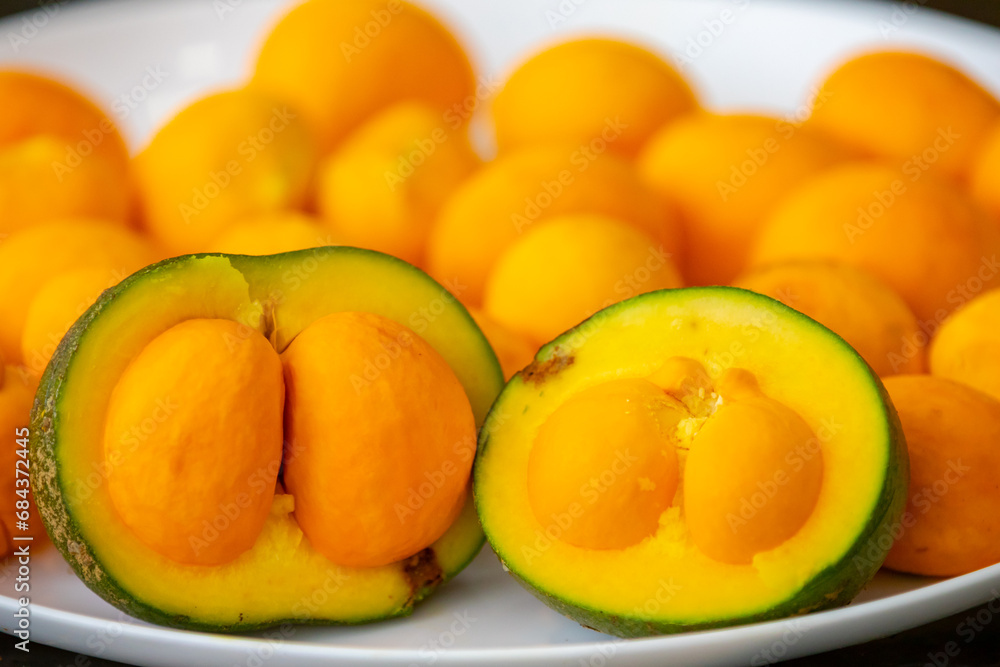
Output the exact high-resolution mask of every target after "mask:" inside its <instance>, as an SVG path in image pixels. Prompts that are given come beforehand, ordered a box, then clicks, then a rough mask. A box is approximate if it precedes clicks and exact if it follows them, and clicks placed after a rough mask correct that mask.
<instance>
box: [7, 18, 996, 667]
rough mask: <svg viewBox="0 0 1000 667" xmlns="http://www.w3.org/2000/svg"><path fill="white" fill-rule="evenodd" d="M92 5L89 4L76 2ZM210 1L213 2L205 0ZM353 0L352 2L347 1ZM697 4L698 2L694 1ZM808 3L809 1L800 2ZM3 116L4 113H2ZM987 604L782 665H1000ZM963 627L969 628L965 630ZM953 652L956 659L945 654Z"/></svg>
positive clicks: (39, 658) (29, 664) (13, 659)
mask: <svg viewBox="0 0 1000 667" xmlns="http://www.w3.org/2000/svg"><path fill="white" fill-rule="evenodd" d="M67 1H69V0H0V16H3V15H5V14H11V13H13V12H16V11H20V10H23V9H32V8H36V7H38V6H39V5H45V4H50V3H52V2H56V3H59V4H62V3H63V2H67ZM72 1H74V2H88V1H89V0H72ZM113 1H115V2H129V1H131V2H141V1H142V0H113ZM202 1H203V2H210V1H211V0H202ZM345 1H349V0H345ZM691 1H692V2H694V1H695V0H691ZM801 1H802V2H807V1H808V0H801ZM906 4H913V5H921V6H924V7H932V8H935V9H940V10H942V11H947V12H950V13H953V14H957V15H959V16H964V17H966V18H970V19H974V20H977V21H982V22H984V23H989V24H991V25H994V26H997V27H1000V0H910V1H909V2H907V3H906ZM0 113H2V110H0ZM977 612H978V613H979V618H980V619H981V620H982V619H986V618H989V619H990V622H989V623H983V624H982V631H981V632H978V633H977V634H976V636H975V638H974V639H973V640H972V641H970V642H968V643H966V641H965V638H967V635H965V634H962V635H960V634H959V633H958V631H959V626H960V625H961V624H963V623H966V622H967V619H968V618H969V617H973V619H974V618H975V616H976V614H977ZM994 616H995V614H993V612H991V611H990V610H989V609H987V608H986V607H985V606H984V607H981V608H977V609H971V610H969V611H966V612H962V613H961V614H957V615H955V616H952V617H949V618H945V619H942V620H940V621H937V622H935V623H931V624H929V625H926V626H923V627H921V628H916V629H914V630H911V631H909V632H904V633H902V634H900V635H896V636H894V637H889V638H886V639H881V640H878V641H874V642H870V643H868V644H863V645H861V646H857V647H853V648H849V649H844V650H841V651H834V652H832V653H827V654H824V655H820V656H814V657H810V658H803V659H801V660H793V661H791V662H786V663H782V664H784V665H789V667H807V666H810V665H815V666H816V667H841V666H843V665H847V666H851V667H853V666H854V665H860V666H868V665H872V666H881V665H893V666H898V667H925V666H929V667H1000V617H998V618H996V619H994V618H993V617H994ZM963 627H966V628H967V627H968V626H967V625H966V626H963ZM946 649H950V650H951V651H952V653H956V652H957V654H955V655H948V654H946V653H945V651H946ZM76 660H77V656H76V655H75V654H73V653H69V652H67V651H59V650H56V649H48V648H46V647H44V646H40V645H38V644H32V645H31V652H30V653H28V654H26V653H23V652H21V651H17V650H15V649H14V648H13V641H10V640H9V639H8V638H2V639H0V667H41V666H43V665H44V666H45V667H56V666H60V665H65V666H66V667H69V666H70V665H76V664H81V663H78V662H76ZM82 664H86V665H88V667H118V666H119V663H113V662H108V661H106V660H99V659H96V658H90V659H88V660H87V661H86V662H84V663H82Z"/></svg>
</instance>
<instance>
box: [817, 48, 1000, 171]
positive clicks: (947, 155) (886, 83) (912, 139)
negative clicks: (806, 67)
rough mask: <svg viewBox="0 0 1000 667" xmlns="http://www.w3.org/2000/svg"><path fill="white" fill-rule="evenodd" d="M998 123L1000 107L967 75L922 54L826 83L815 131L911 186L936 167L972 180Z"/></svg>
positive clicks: (875, 59) (886, 60)
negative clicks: (895, 171)
mask: <svg viewBox="0 0 1000 667" xmlns="http://www.w3.org/2000/svg"><path fill="white" fill-rule="evenodd" d="M998 121H1000V101H998V100H997V99H996V98H995V97H993V96H992V95H991V94H990V93H989V92H987V91H986V90H984V89H983V87H982V86H980V85H979V84H978V83H977V82H975V81H973V80H972V79H970V78H969V77H968V76H966V75H965V74H964V73H963V72H961V71H960V70H958V69H956V68H954V67H952V66H951V65H949V64H947V63H945V62H941V61H939V60H936V59H934V58H931V57H928V56H926V55H923V54H920V53H907V52H896V51H876V52H872V53H865V54H862V55H859V56H856V57H854V58H852V59H851V60H849V61H847V62H845V63H843V64H842V65H841V66H840V67H839V68H837V70H836V71H834V72H833V73H831V74H830V75H829V76H828V77H827V78H826V80H825V81H823V83H822V85H821V86H820V88H819V90H818V91H817V93H816V102H815V105H814V108H813V111H812V116H810V118H809V120H808V121H807V123H808V124H809V125H810V126H814V127H817V128H820V129H822V130H824V131H826V132H829V133H830V134H831V135H832V136H834V137H836V138H838V139H840V140H841V141H843V142H844V143H845V144H847V145H849V146H853V147H855V148H856V149H857V150H858V151H860V152H861V153H862V154H863V155H864V156H866V157H881V158H885V159H888V160H889V161H890V162H892V163H894V164H899V165H901V168H902V170H903V171H904V172H905V173H906V176H907V178H913V179H914V180H916V179H918V178H920V175H921V173H922V172H923V170H925V169H926V168H927V165H928V163H930V164H931V165H933V167H934V168H935V169H938V170H941V171H942V172H944V173H945V174H948V175H950V176H953V177H955V178H958V179H962V180H964V179H966V178H968V175H969V172H970V170H971V167H972V163H973V158H974V157H975V156H976V153H977V151H978V150H979V149H980V147H981V146H982V143H983V140H984V138H985V137H986V134H987V133H988V131H989V129H990V127H991V126H992V125H993V124H995V123H997V122H998Z"/></svg>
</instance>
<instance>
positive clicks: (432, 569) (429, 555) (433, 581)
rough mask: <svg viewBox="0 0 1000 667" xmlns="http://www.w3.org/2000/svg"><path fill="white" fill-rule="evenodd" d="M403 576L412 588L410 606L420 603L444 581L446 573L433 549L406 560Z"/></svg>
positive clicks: (425, 550)
mask: <svg viewBox="0 0 1000 667" xmlns="http://www.w3.org/2000/svg"><path fill="white" fill-rule="evenodd" d="M403 576H404V577H406V582H407V583H408V584H409V586H410V602H409V604H413V603H415V602H417V601H419V600H420V599H422V598H423V597H424V596H426V595H427V594H428V593H430V592H431V591H432V590H434V589H435V588H437V587H438V586H439V585H440V584H441V583H442V582H443V581H444V572H443V571H442V570H441V565H440V564H439V563H438V560H437V554H435V553H434V549H431V548H427V549H424V550H423V551H420V552H418V553H417V554H415V555H413V556H410V557H409V558H408V559H406V562H405V563H404V564H403Z"/></svg>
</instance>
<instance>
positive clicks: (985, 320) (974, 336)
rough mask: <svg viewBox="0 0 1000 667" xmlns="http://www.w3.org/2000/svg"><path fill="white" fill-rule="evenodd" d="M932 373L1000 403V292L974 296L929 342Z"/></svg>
mask: <svg viewBox="0 0 1000 667" xmlns="http://www.w3.org/2000/svg"><path fill="white" fill-rule="evenodd" d="M929 361H930V370H931V374H933V375H937V376H939V377H943V378H948V379H949V380H954V381H955V382H961V383H962V384H965V385H968V386H970V387H975V388H976V389H978V390H979V391H982V392H985V393H987V394H989V395H990V396H992V397H993V398H996V399H998V400H1000V289H992V290H990V291H988V292H985V293H983V294H980V295H978V296H975V297H973V298H972V299H971V300H970V301H969V302H968V303H966V304H964V305H962V306H961V307H960V308H959V309H958V310H956V311H955V312H954V313H952V314H951V315H950V316H949V317H948V319H946V320H945V321H944V323H943V324H942V325H941V328H940V329H938V330H937V332H936V333H935V334H934V338H933V339H932V340H931V347H930V353H929Z"/></svg>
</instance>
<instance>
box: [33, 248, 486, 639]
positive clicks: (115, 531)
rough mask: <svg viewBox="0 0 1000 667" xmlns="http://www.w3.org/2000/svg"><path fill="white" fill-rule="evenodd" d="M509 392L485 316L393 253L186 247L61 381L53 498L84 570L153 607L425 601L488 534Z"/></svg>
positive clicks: (150, 614)
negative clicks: (485, 330)
mask: <svg viewBox="0 0 1000 667" xmlns="http://www.w3.org/2000/svg"><path fill="white" fill-rule="evenodd" d="M501 385H502V376H501V372H500V367H499V364H498V363H497V360H496V357H495V356H494V354H493V352H492V351H491V350H490V348H489V345H488V344H487V342H486V339H485V338H484V337H483V335H482V333H481V332H480V331H479V329H478V328H477V327H476V325H475V323H474V322H473V320H472V319H471V317H470V316H469V314H468V313H467V312H466V311H465V310H464V309H463V308H462V307H461V306H460V305H458V304H457V302H456V301H455V300H454V298H453V297H451V296H450V295H449V294H448V293H447V291H445V290H444V288H442V287H441V286H439V285H438V284H436V283H435V282H434V281H432V280H431V279H430V278H428V277H427V276H426V275H425V274H423V273H422V272H420V271H419V270H417V269H415V268H413V267H411V266H409V265H407V264H405V263H403V262H400V261H398V260H396V259H393V258H391V257H388V256H386V255H382V254H379V253H374V252H370V251H364V250H358V249H355V248H343V247H337V248H334V247H323V248H316V249H309V250H302V251H298V252H292V253H286V254H281V255H271V256H265V257H250V256H236V255H190V256H183V257H179V258H175V259H171V260H166V261H164V262H161V263H159V264H155V265H153V266H151V267H148V268H146V269H144V270H142V271H140V272H139V273H136V274H134V275H132V276H130V277H129V278H127V279H125V280H124V281H123V282H121V283H120V284H119V285H117V286H116V287H114V288H112V289H110V290H108V291H107V292H105V293H104V294H103V295H102V296H101V298H100V299H99V300H98V301H97V303H96V304H95V305H94V306H93V307H92V308H90V309H89V310H88V311H87V312H86V313H85V314H84V315H83V317H81V319H80V320H79V321H77V323H76V324H75V325H74V326H73V328H72V329H71V330H70V331H69V332H68V333H67V335H66V337H65V338H64V339H63V342H62V343H61V344H60V346H59V348H58V349H57V350H56V352H55V354H54V356H53V359H52V362H51V363H50V365H49V367H48V368H47V370H46V372H45V374H44V375H43V377H42V380H41V386H40V389H39V392H38V395H37V398H36V402H35V407H34V410H33V413H32V442H31V448H32V454H31V455H32V462H33V479H34V485H35V492H36V496H37V500H38V504H39V509H40V511H41V514H42V516H43V519H44V522H45V527H46V528H47V530H48V532H49V534H50V535H51V536H52V539H53V542H54V543H55V544H56V545H57V546H58V548H59V549H60V551H61V552H62V554H63V555H64V556H65V558H66V559H67V560H68V561H69V563H70V564H71V565H72V566H73V568H74V569H75V570H76V572H77V574H78V575H79V576H80V577H81V579H83V581H84V582H85V583H86V584H87V585H88V586H89V587H90V588H91V589H93V590H94V591H95V592H96V593H98V594H99V595H100V596H101V597H103V598H104V599H105V600H107V601H108V602H110V603H112V604H114V605H115V606H117V607H118V608H120V609H122V610H123V611H126V612H128V613H129V614H132V615H133V616H136V617H138V618H141V619H144V620H147V621H151V622H155V623H161V624H165V625H172V626H178V627H185V628H201V629H211V630H214V631H242V630H249V629H252V628H259V627H265V626H270V625H274V624H277V623H282V622H286V621H287V622H304V623H316V624H323V623H327V624H328V623H361V622H365V621H370V620H376V619H382V618H388V617H394V616H400V615H405V614H407V613H409V612H410V611H411V609H412V607H413V605H414V604H415V603H416V602H418V601H419V600H421V599H422V598H424V597H426V596H427V595H428V594H430V593H431V592H432V591H433V590H434V589H435V588H436V587H437V586H438V585H439V584H441V583H442V582H443V581H446V580H448V579H450V578H451V577H453V576H455V575H456V574H457V573H458V572H459V571H460V570H461V569H462V568H463V567H464V566H465V565H466V564H467V563H468V562H469V561H470V560H471V559H472V557H473V556H475V554H476V553H477V552H478V551H479V548H480V547H481V545H482V542H483V538H482V533H481V531H480V529H479V525H478V521H477V519H476V514H475V511H474V507H473V504H472V502H471V500H470V499H469V493H468V480H469V474H470V470H471V467H472V461H473V456H474V452H475V446H476V440H475V429H476V427H477V425H479V424H480V423H481V422H482V420H483V418H484V416H485V414H486V412H487V409H488V407H489V405H490V402H491V401H492V400H493V398H494V397H495V395H496V394H497V392H498V391H499V389H500V387H501ZM345 508H349V511H346V512H345ZM320 592H322V594H321V595H320V594H318V593H320Z"/></svg>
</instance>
